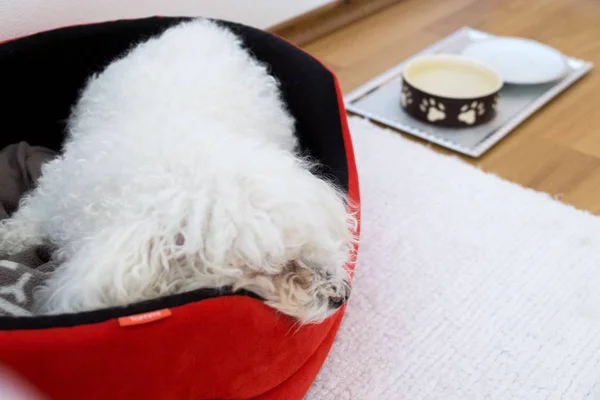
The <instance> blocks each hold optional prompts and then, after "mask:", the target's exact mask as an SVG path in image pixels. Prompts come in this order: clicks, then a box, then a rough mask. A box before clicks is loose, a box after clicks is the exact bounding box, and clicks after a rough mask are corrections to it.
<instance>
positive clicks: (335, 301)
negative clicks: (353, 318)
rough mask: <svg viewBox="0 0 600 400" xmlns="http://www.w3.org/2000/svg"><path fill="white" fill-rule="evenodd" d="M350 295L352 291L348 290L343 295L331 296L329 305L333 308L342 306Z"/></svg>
mask: <svg viewBox="0 0 600 400" xmlns="http://www.w3.org/2000/svg"><path fill="white" fill-rule="evenodd" d="M349 295H350V291H346V293H344V294H343V295H342V296H335V297H330V298H329V307H330V308H333V309H334V310H336V309H338V308H340V307H341V306H343V305H344V303H345V302H346V301H347V300H348V297H349Z"/></svg>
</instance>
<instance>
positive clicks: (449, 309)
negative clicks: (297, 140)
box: [307, 118, 600, 400]
mask: <svg viewBox="0 0 600 400" xmlns="http://www.w3.org/2000/svg"><path fill="white" fill-rule="evenodd" d="M351 131H352V136H353V139H354V142H355V143H354V144H355V151H356V156H357V164H358V169H359V176H360V183H361V193H362V208H363V215H362V224H363V232H362V244H361V252H360V255H359V260H358V266H357V273H356V278H355V283H354V291H353V295H352V298H351V302H350V304H349V307H348V310H347V314H346V317H345V321H344V323H343V325H342V328H341V330H340V332H339V335H338V337H337V339H336V343H335V345H334V347H333V349H332V352H331V354H330V356H329V358H328V360H327V362H326V363H325V365H324V367H323V369H322V371H321V373H320V374H319V376H318V378H317V380H316V382H315V384H314V386H313V388H312V390H311V392H310V393H309V395H308V397H307V398H308V399H310V400H330V399H331V400H345V399H352V400H362V399H377V400H387V399H390V400H404V399H406V400H421V399H422V400H425V399H426V400H434V399H435V400H438V399H439V400H538V399H539V400H541V399H544V400H580V399H586V400H587V399H594V400H597V399H600V219H599V218H597V217H595V216H593V215H590V214H588V213H585V212H582V211H578V210H576V209H574V208H572V207H570V206H567V205H564V204H561V203H559V202H557V201H554V200H553V199H552V198H551V197H550V196H548V195H545V194H541V193H537V192H534V191H532V190H528V189H524V188H522V187H520V186H517V185H515V184H512V183H509V182H506V181H504V180H502V179H500V178H498V177H496V176H493V175H490V174H486V173H484V172H482V171H480V170H478V169H476V168H473V167H471V166H469V165H467V164H465V163H463V162H461V161H459V160H457V159H455V158H452V157H447V156H442V155H439V154H437V153H435V152H434V151H432V150H430V149H427V148H426V147H425V146H422V145H420V144H416V143H413V142H411V141H408V140H407V139H404V138H402V137H401V136H400V135H398V134H397V133H393V132H390V131H385V130H383V129H381V128H378V127H376V126H374V125H372V124H370V123H368V122H366V121H363V120H359V119H354V118H353V119H352V120H351Z"/></svg>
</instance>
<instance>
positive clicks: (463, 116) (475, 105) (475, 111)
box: [458, 101, 485, 125]
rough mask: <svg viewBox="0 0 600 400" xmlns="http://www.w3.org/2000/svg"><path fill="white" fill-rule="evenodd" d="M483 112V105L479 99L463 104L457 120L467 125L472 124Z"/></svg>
mask: <svg viewBox="0 0 600 400" xmlns="http://www.w3.org/2000/svg"><path fill="white" fill-rule="evenodd" d="M484 113H485V105H484V104H483V102H481V101H474V102H472V103H470V104H465V105H464V106H462V107H461V108H460V113H459V114H458V120H459V121H461V122H464V123H465V124H467V125H473V124H474V123H475V122H477V119H478V118H479V117H481V116H482V115H483V114H484Z"/></svg>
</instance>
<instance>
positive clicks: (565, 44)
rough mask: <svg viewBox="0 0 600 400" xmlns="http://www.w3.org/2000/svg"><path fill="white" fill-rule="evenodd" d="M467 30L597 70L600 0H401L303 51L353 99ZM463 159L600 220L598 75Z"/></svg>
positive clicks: (576, 86)
mask: <svg viewBox="0 0 600 400" xmlns="http://www.w3.org/2000/svg"><path fill="white" fill-rule="evenodd" d="M464 25H468V26H471V27H474V28H477V29H482V30H485V31H489V32H491V33H495V34H499V35H513V36H522V37H527V38H532V39H536V40H540V41H542V42H545V43H547V44H549V45H551V46H554V47H556V48H558V49H559V50H561V51H563V52H565V53H567V54H569V55H572V56H575V57H579V58H583V59H586V60H589V61H592V62H594V63H595V64H596V65H597V66H598V68H599V69H600V1H597V0H494V1H492V0H403V1H401V2H400V3H398V4H397V5H394V6H392V7H390V8H388V9H386V10H384V11H382V12H379V13H378V14H374V15H372V16H370V17H368V18H366V19H363V20H361V21H359V22H355V23H353V24H351V25H349V26H347V27H345V28H343V29H341V30H338V31H336V32H335V33H333V34H330V35H328V36H325V37H323V38H321V39H318V40H317V41H315V42H312V43H309V44H308V45H305V46H304V48H305V49H306V50H307V51H308V52H310V53H312V54H313V55H315V56H317V57H318V58H320V59H321V60H323V61H324V62H325V63H327V64H328V65H329V66H330V67H331V68H332V69H333V70H334V71H335V72H336V73H337V74H338V77H339V79H340V81H341V84H342V88H343V90H344V91H345V92H348V91H350V90H352V89H353V88H355V87H357V86H359V85H360V84H362V83H364V82H366V81H367V80H369V79H370V78H372V77H374V76H375V75H377V74H379V73H381V72H383V71H385V70H386V69H388V68H390V67H392V66H393V65H395V64H397V63H398V62H400V61H401V60H402V59H404V58H406V57H407V56H410V55H412V54H413V53H414V52H416V51H418V50H420V49H422V48H423V47H425V46H427V45H429V44H431V43H432V42H435V41H437V40H439V39H441V38H442V37H443V36H445V35H447V34H448V33H450V32H452V31H454V30H456V29H457V28H459V27H461V26H464ZM438 150H439V149H438ZM439 151H442V150H439ZM442 152H445V151H442ZM465 160H466V161H468V162H471V163H473V164H476V165H478V166H479V167H481V168H483V169H485V170H487V171H491V172H494V173H496V174H498V175H500V176H502V177H504V178H506V179H508V180H511V181H514V182H517V183H519V184H522V185H524V186H527V187H531V188H533V189H537V190H540V191H545V192H548V193H551V194H552V195H554V196H555V197H557V198H560V199H561V200H562V201H564V202H566V203H569V204H572V205H574V206H576V207H578V208H581V209H586V210H589V211H591V212H593V213H595V214H600V71H592V72H591V73H590V74H589V75H588V76H587V77H585V78H584V79H582V80H581V81H580V82H579V83H577V84H576V85H575V86H573V87H571V88H570V89H568V90H567V91H566V92H564V94H563V95H561V96H560V97H558V98H557V99H556V100H554V101H553V102H552V103H550V104H549V105H547V106H546V107H545V108H543V109H542V110H541V111H540V112H538V113H537V114H535V115H534V116H533V117H531V118H530V119H529V120H528V121H526V122H525V123H524V124H523V125H521V126H520V127H519V128H517V129H516V130H515V131H514V132H513V133H512V134H511V135H510V136H509V137H508V138H506V139H505V140H504V141H502V142H501V143H500V144H498V145H497V146H496V147H495V148H493V149H492V150H491V151H490V152H488V153H487V154H486V155H485V156H483V157H482V158H481V159H479V160H476V161H474V160H470V159H468V158H465Z"/></svg>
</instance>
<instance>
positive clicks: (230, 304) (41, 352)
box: [0, 80, 360, 400]
mask: <svg viewBox="0 0 600 400" xmlns="http://www.w3.org/2000/svg"><path fill="white" fill-rule="evenodd" d="M335 90H336V91H337V101H338V108H339V118H340V120H341V125H342V131H343V136H344V143H345V150H346V158H347V164H348V175H349V182H348V183H349V185H348V190H349V197H350V199H351V200H352V202H353V203H354V205H355V206H356V207H358V205H359V200H360V199H359V187H358V176H357V172H356V167H355V162H354V154H353V149H352V142H351V138H350V134H349V131H348V124H347V120H346V113H345V109H344V105H343V100H342V96H341V91H340V88H339V85H338V84H337V80H336V88H335ZM358 211H359V210H358V209H357V210H356V212H357V213H358ZM349 267H350V268H354V266H353V265H350V266H349ZM171 312H172V315H171V316H169V317H167V318H165V319H161V320H158V321H154V322H151V323H148V324H143V325H136V326H129V327H121V326H120V325H119V323H118V321H117V319H110V320H106V321H104V322H100V323H93V324H85V325H79V326H75V327H57V328H47V329H27V330H7V331H3V330H1V329H2V328H1V327H0V365H3V366H6V367H8V368H10V369H12V370H13V371H14V372H16V373H17V374H19V375H21V376H22V377H23V378H24V379H26V380H27V381H28V382H30V383H31V384H32V385H34V386H35V387H37V388H39V389H40V390H41V392H43V393H44V394H46V395H48V396H49V398H50V399H52V400H82V399H86V400H95V399H98V400H100V399H102V400H107V399H110V400H120V399H123V400H125V399H127V400H131V399H144V400H172V399H177V400H188V399H189V400H204V399H206V400H209V399H210V400H214V399H235V400H242V399H245V400H250V399H252V400H258V399H260V400H276V399H286V400H294V399H301V398H302V397H303V396H304V395H305V394H306V392H307V390H308V389H309V388H310V385H311V383H312V382H313V380H314V378H315V377H316V375H317V373H318V371H319V369H320V367H321V365H322V364H323V362H324V360H325V358H326V357H327V354H328V352H329V350H330V348H331V345H332V343H333V341H334V339H335V336H336V333H337V330H338V328H339V326H340V323H341V321H342V317H343V312H344V308H342V309H340V310H339V312H338V313H336V314H335V315H334V316H333V317H331V318H330V319H328V320H326V321H325V322H323V323H321V324H318V325H309V326H304V327H301V328H300V329H298V327H297V326H295V325H294V321H293V320H292V319H291V318H289V317H286V316H283V315H279V314H276V313H275V312H274V311H273V310H272V309H270V308H269V307H267V306H265V305H264V304H263V303H262V302H260V301H259V300H256V299H253V298H251V297H247V296H224V297H217V298H211V299H206V300H202V301H199V302H194V303H189V304H185V305H182V306H178V307H174V308H172V309H171ZM0 397H1V395H0Z"/></svg>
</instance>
